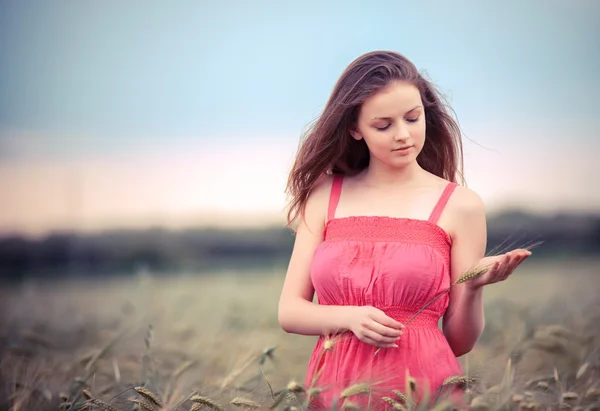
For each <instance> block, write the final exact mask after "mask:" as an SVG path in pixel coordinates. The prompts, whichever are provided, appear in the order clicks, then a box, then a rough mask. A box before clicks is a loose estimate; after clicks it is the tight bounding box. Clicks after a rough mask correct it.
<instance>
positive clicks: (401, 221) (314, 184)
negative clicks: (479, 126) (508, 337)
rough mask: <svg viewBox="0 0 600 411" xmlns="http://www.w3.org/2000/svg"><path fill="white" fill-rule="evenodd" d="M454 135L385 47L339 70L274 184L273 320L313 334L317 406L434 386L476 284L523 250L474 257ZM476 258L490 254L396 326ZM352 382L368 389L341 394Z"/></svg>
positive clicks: (474, 209) (471, 323) (472, 196)
mask: <svg viewBox="0 0 600 411" xmlns="http://www.w3.org/2000/svg"><path fill="white" fill-rule="evenodd" d="M461 144H462V143H461V135H460V130H459V127H458V126H457V124H456V123H455V121H454V120H453V119H452V118H451V116H450V115H449V114H448V111H447V110H446V108H445V107H444V105H443V104H442V102H441V100H440V97H439V95H438V94H437V92H436V90H435V89H434V87H433V85H432V84H431V83H429V82H428V81H427V80H425V79H424V78H423V77H422V76H421V75H420V74H419V72H418V70H417V68H416V67H415V66H414V65H413V63H411V62H410V61H409V60H407V59H406V58H405V57H404V56H402V55H400V54H398V53H395V52H388V51H376V52H371V53H367V54H365V55H363V56H361V57H359V58H358V59H356V60H355V61H353V62H352V63H351V64H350V65H349V66H348V67H347V68H346V70H345V71H344V72H343V74H342V76H341V77H340V79H339V80H338V82H337V84H336V85H335V87H334V89H333V92H332V94H331V96H330V98H329V101H328V102H327V105H326V106H325V109H324V111H323V113H322V115H321V116H320V117H319V118H318V120H317V121H316V123H315V124H314V125H313V127H312V129H311V130H310V131H309V132H308V135H307V138H306V139H305V141H304V142H303V144H302V145H301V147H300V150H299V152H298V156H297V159H296V161H295V163H294V166H293V168H292V170H291V173H290V176H289V180H288V186H287V189H288V192H289V194H291V201H290V204H289V213H288V223H290V224H297V230H296V239H295V244H294V248H293V252H292V256H291V260H290V263H289V267H288V272H287V275H286V278H285V282H284V285H283V290H282V293H281V299H280V302H279V311H278V316H279V323H280V325H281V327H282V328H283V330H285V331H286V332H289V333H296V334H303V335H318V336H319V339H318V341H317V344H316V347H315V349H314V351H313V355H312V357H311V359H310V361H309V364H308V370H307V374H306V381H305V385H306V388H308V387H309V386H313V387H320V388H322V389H323V390H324V391H323V392H321V393H320V394H319V395H316V396H315V397H314V399H313V400H312V405H314V406H316V407H317V408H320V409H323V408H330V407H332V406H335V404H338V405H340V406H341V405H342V404H343V402H344V401H352V402H353V403H358V404H362V406H365V407H366V404H367V403H366V402H365V401H369V406H370V407H371V408H377V407H379V406H380V405H379V404H381V406H383V405H384V404H385V403H384V402H379V401H378V400H377V398H380V397H382V396H390V397H395V396H394V394H392V393H391V390H401V391H402V392H407V391H406V389H407V388H410V387H412V388H413V389H415V388H416V390H417V392H416V393H415V395H416V398H421V396H422V395H423V393H424V392H429V393H431V394H432V395H433V396H435V393H434V392H435V391H436V390H437V389H438V388H439V387H440V386H441V384H442V382H443V381H444V379H446V378H447V377H449V376H455V375H461V374H462V370H461V367H460V364H459V362H458V361H457V357H459V356H461V355H464V354H466V353H468V352H469V351H470V350H471V349H472V348H473V346H474V345H475V343H476V342H477V340H478V338H479V336H480V335H481V332H482V330H483V326H484V313H483V304H482V300H483V287H484V286H486V285H488V284H492V283H495V282H498V281H503V280H505V279H506V278H507V277H508V276H509V275H510V274H511V273H512V272H513V271H514V270H515V268H516V267H517V266H518V265H519V264H520V263H521V262H522V261H523V260H524V259H525V258H527V257H528V256H529V255H530V254H531V253H530V252H529V251H527V250H522V249H517V250H513V251H512V252H509V253H506V254H504V255H502V256H497V257H486V258H484V253H485V249H486V219H485V211H484V206H483V204H482V201H481V199H480V197H479V196H478V195H477V194H476V193H474V192H473V191H471V190H469V189H467V188H466V187H464V186H462V185H459V184H458V178H459V176H460V175H461V169H460V165H461V164H460V163H461V162H462V158H461V156H462V145H461ZM484 260H485V261H484ZM479 262H485V263H490V262H492V263H493V264H492V266H491V268H489V269H488V270H487V271H486V272H485V273H484V274H483V275H480V276H479V277H477V278H475V279H473V280H470V281H468V282H466V283H463V284H459V285H457V286H455V287H452V289H451V290H450V292H449V293H446V294H443V295H442V297H441V298H438V299H437V300H435V301H434V303H432V304H431V305H429V306H428V307H427V308H426V309H425V310H423V311H422V312H420V313H419V314H418V315H417V316H416V317H415V318H414V319H413V320H411V321H410V322H409V324H408V325H406V326H405V325H404V323H405V322H406V321H407V320H408V319H409V318H410V317H411V316H412V315H413V314H415V313H416V312H417V311H418V310H419V309H420V308H421V307H423V306H424V305H425V304H427V303H428V302H429V301H430V300H431V299H432V298H433V297H434V296H435V295H437V294H438V293H439V292H440V291H442V290H444V289H446V288H447V287H448V286H449V285H450V283H451V282H453V281H455V280H456V279H457V278H458V277H460V276H461V275H462V274H464V273H465V272H466V271H467V270H468V269H469V268H471V267H472V266H474V265H475V264H476V263H479ZM315 291H316V294H317V298H318V301H319V304H313V302H312V301H313V297H314V293H315ZM442 317H443V323H442V329H440V328H439V327H438V321H439V319H440V318H442ZM332 336H333V337H332ZM375 354H376V355H375ZM407 377H408V378H410V381H411V382H412V383H411V384H406V383H407V382H408V381H407ZM358 383H366V384H368V386H369V387H370V388H369V393H370V395H361V394H356V395H354V396H351V397H348V398H341V397H346V396H345V395H343V396H342V393H343V390H344V389H345V388H347V387H349V386H351V385H353V384H358ZM396 398H397V397H396ZM388 407H389V405H388Z"/></svg>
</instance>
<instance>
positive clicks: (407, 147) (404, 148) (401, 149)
mask: <svg viewBox="0 0 600 411" xmlns="http://www.w3.org/2000/svg"><path fill="white" fill-rule="evenodd" d="M411 147H412V146H404V147H399V148H396V149H394V150H392V151H404V150H408V149H409V148H411Z"/></svg>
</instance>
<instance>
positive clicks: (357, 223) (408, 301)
mask: <svg viewBox="0 0 600 411" xmlns="http://www.w3.org/2000/svg"><path fill="white" fill-rule="evenodd" d="M455 187H456V184H455V183H449V184H448V185H447V186H446V188H445V189H444V191H443V194H442V195H441V197H440V199H439V201H438V202H437V204H436V205H435V207H434V209H433V211H432V213H431V216H430V217H429V219H428V220H416V219H409V218H393V217H382V216H357V217H344V218H334V215H335V209H336V207H337V203H338V201H339V198H340V193H341V189H342V178H341V177H340V176H336V177H335V178H334V181H333V185H332V189H331V197H330V202H329V213H328V221H327V224H326V227H325V239H324V241H323V242H322V243H321V244H320V245H319V246H318V248H317V250H316V251H315V254H314V260H313V263H312V267H311V279H312V283H313V286H314V288H315V292H316V294H317V297H318V300H319V304H330V305H371V306H374V307H376V308H379V309H381V310H383V311H384V312H385V313H386V314H387V315H389V316H391V317H392V318H394V319H395V320H397V321H399V322H401V323H404V322H406V320H407V319H408V318H409V317H410V316H411V315H412V314H414V313H415V312H416V311H418V310H419V309H420V308H421V307H422V306H424V305H425V304H426V303H427V302H429V300H430V299H431V298H433V297H434V296H436V295H437V294H438V292H440V291H442V290H444V289H445V288H446V287H448V286H449V285H450V247H451V241H450V237H449V236H448V234H447V233H446V232H445V231H444V230H443V229H442V228H441V227H440V226H438V225H437V221H438V218H439V217H440V215H441V213H442V211H443V209H444V206H445V205H446V203H447V201H448V199H449V198H450V196H451V195H452V192H453V190H454V188H455ZM448 298H449V297H448V294H447V293H446V294H444V295H443V296H442V297H440V298H438V299H437V300H436V301H435V302H434V303H433V304H431V305H430V306H429V307H428V308H427V309H426V310H424V311H423V312H421V313H420V314H419V315H418V316H417V317H415V318H414V319H413V320H412V321H411V322H410V323H409V324H408V325H407V326H406V328H405V329H404V334H403V335H402V336H401V337H400V340H398V341H397V343H396V344H398V348H382V349H381V350H379V352H378V353H377V355H374V354H375V351H376V350H377V347H374V346H372V345H370V344H366V343H363V342H361V341H360V340H359V339H358V338H356V336H355V335H354V334H353V333H351V332H346V333H343V334H339V335H336V336H333V341H334V344H333V347H332V348H331V349H329V350H325V347H324V343H325V342H326V340H327V337H325V336H321V337H320V338H319V339H318V341H317V344H316V347H315V348H314V351H313V353H312V356H311V358H310V361H309V364H308V370H307V374H306V380H305V385H306V387H311V386H312V387H320V388H322V389H323V391H322V393H320V394H319V395H317V396H315V397H313V399H312V401H311V405H312V406H313V407H316V408H318V409H331V407H332V406H335V407H339V406H341V405H343V402H344V400H343V399H341V398H340V394H341V392H342V391H343V390H344V389H345V388H347V387H348V386H350V385H353V384H357V383H368V384H370V386H371V390H372V391H371V399H370V402H369V407H370V409H391V406H390V405H387V404H385V403H384V402H382V401H381V400H378V398H381V397H382V396H389V397H392V398H398V397H396V396H395V395H394V394H393V393H392V392H391V390H400V391H402V392H403V393H406V387H405V378H406V377H405V376H406V372H407V370H408V373H409V375H410V377H411V378H413V379H414V380H415V382H416V388H417V392H416V394H415V395H416V397H413V398H415V400H418V399H419V398H420V395H422V394H423V390H428V391H429V393H430V394H431V397H433V398H435V396H436V395H437V391H436V390H437V389H438V388H439V387H440V386H441V384H442V382H443V381H444V379H446V378H447V377H449V376H454V375H463V372H462V369H461V366H460V364H459V362H458V360H457V358H456V357H455V356H454V354H453V352H452V350H451V349H450V346H449V345H448V342H447V340H446V338H445V336H444V335H443V333H442V331H441V330H440V328H439V327H438V324H439V320H440V318H441V317H442V316H443V315H444V312H445V310H446V308H447V306H448V301H449V299H448ZM313 377H314V379H315V382H314V383H313ZM368 398H369V395H355V396H352V397H350V398H349V400H350V401H352V402H353V403H355V404H362V405H363V406H365V404H366V401H368Z"/></svg>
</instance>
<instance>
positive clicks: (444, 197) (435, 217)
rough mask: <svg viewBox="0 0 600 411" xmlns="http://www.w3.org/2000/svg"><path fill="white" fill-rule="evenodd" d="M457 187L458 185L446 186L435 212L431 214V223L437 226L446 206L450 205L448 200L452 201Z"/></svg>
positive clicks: (449, 184) (434, 209)
mask: <svg viewBox="0 0 600 411" xmlns="http://www.w3.org/2000/svg"><path fill="white" fill-rule="evenodd" d="M457 185H458V184H456V183H448V184H447V185H446V187H445V188H444V191H443V192H442V195H441V196H440V199H439V200H438V202H437V204H436V205H435V207H434V208H433V211H432V212H431V215H430V216H429V222H431V223H434V224H437V221H438V219H439V218H440V216H441V215H442V212H443V211H444V207H446V204H447V203H448V200H449V199H450V196H451V195H452V193H453V192H454V189H455V188H456V186H457Z"/></svg>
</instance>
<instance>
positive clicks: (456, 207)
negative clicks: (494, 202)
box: [448, 185, 485, 218]
mask: <svg viewBox="0 0 600 411" xmlns="http://www.w3.org/2000/svg"><path fill="white" fill-rule="evenodd" d="M448 206H449V209H450V211H451V212H452V214H454V215H455V216H457V217H467V218H468V217H475V216H478V215H481V214H482V213H484V214H485V204H484V202H483V200H482V198H481V196H480V195H479V194H477V193H476V192H475V191H473V190H471V189H470V188H467V187H465V186H462V185H458V186H456V188H455V189H454V192H453V193H452V196H451V197H450V200H449V201H448Z"/></svg>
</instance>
